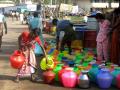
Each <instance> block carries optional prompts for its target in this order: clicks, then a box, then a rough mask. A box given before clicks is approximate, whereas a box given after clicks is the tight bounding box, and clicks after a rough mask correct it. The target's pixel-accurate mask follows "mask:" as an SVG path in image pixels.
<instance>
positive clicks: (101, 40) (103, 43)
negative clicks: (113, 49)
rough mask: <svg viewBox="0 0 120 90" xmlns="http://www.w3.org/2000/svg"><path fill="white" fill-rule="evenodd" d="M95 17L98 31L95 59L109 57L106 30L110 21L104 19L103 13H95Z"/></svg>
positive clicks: (106, 58) (107, 30)
mask: <svg viewBox="0 0 120 90" xmlns="http://www.w3.org/2000/svg"><path fill="white" fill-rule="evenodd" d="M95 18H96V19H97V21H98V22H99V32H98V35H97V39H96V41H97V60H105V61H107V60H108V59H109V55H108V32H109V25H110V22H109V21H108V20H106V19H105V17H104V15H103V14H101V13H97V14H96V16H95Z"/></svg>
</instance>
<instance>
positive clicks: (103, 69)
mask: <svg viewBox="0 0 120 90" xmlns="http://www.w3.org/2000/svg"><path fill="white" fill-rule="evenodd" d="M101 70H102V71H103V72H109V71H110V70H109V69H108V68H102V69H101Z"/></svg>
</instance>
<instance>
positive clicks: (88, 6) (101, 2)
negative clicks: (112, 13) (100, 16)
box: [72, 0, 119, 12]
mask: <svg viewBox="0 0 120 90" xmlns="http://www.w3.org/2000/svg"><path fill="white" fill-rule="evenodd" d="M72 1H73V4H76V5H78V6H79V7H80V8H83V9H84V10H85V11H87V12H90V11H91V10H93V9H98V10H100V9H106V8H109V7H111V8H117V7H119V3H118V1H119V0H111V1H112V2H111V3H110V0H72Z"/></svg>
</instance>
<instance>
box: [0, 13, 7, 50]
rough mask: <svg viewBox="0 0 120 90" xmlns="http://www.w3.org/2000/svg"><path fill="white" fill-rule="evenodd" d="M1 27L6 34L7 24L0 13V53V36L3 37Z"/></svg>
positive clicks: (0, 41)
mask: <svg viewBox="0 0 120 90" xmlns="http://www.w3.org/2000/svg"><path fill="white" fill-rule="evenodd" d="M3 25H4V27H5V34H7V23H6V21H5V17H4V15H3V14H2V13H0V51H1V44H2V36H3Z"/></svg>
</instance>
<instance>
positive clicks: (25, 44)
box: [16, 29, 43, 82]
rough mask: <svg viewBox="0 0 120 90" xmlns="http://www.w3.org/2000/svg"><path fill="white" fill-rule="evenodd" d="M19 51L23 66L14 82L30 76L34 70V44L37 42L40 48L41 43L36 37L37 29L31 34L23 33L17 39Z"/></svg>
mask: <svg viewBox="0 0 120 90" xmlns="http://www.w3.org/2000/svg"><path fill="white" fill-rule="evenodd" d="M18 41H19V49H20V50H21V51H22V52H23V54H24V56H25V62H24V64H23V66H22V67H21V68H20V69H19V70H18V74H17V76H16V82H19V78H20V77H26V76H31V74H32V73H34V72H35V69H36V65H37V64H36V58H35V54H34V48H35V46H34V44H35V43H36V42H37V43H38V44H39V45H40V46H41V47H42V48H43V45H42V42H41V40H40V38H39V36H38V33H37V29H33V30H32V31H31V32H27V31H25V32H23V33H22V34H21V35H20V36H19V38H18Z"/></svg>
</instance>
